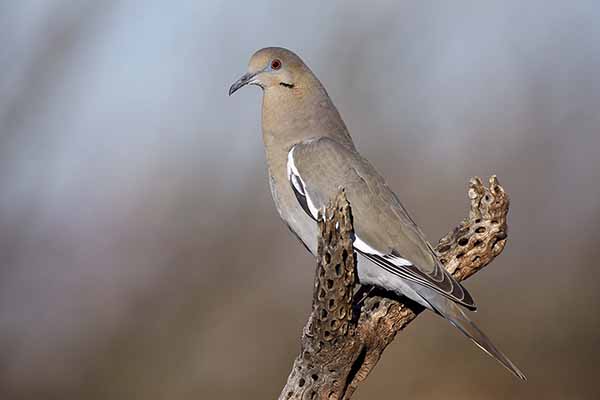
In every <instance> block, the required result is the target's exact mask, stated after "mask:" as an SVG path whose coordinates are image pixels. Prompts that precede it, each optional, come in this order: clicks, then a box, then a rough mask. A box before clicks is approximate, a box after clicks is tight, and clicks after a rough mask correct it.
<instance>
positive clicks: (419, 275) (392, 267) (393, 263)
mask: <svg viewBox="0 0 600 400" xmlns="http://www.w3.org/2000/svg"><path fill="white" fill-rule="evenodd" d="M356 250H357V251H358V252H359V253H360V254H362V255H363V256H365V257H366V258H367V259H368V260H370V261H371V262H373V263H374V264H376V265H377V266H379V267H381V268H383V269H384V270H386V271H388V272H389V273H391V274H394V275H396V276H398V277H400V278H402V279H406V280H409V281H412V282H416V283H419V284H421V285H423V286H426V287H428V288H431V289H433V290H435V291H436V292H438V293H440V294H441V295H443V296H445V297H448V298H449V299H451V300H452V301H455V302H457V303H459V304H461V305H463V306H465V307H467V308H468V309H470V310H475V309H476V308H477V306H476V305H475V301H474V300H473V298H472V297H471V295H470V294H469V292H467V291H466V290H465V289H464V288H463V287H462V286H461V285H460V284H459V283H458V282H454V279H453V278H452V277H450V275H449V274H448V273H447V272H446V271H445V270H444V269H442V268H441V267H438V268H436V269H435V270H434V273H433V274H432V275H429V274H426V273H424V272H423V271H421V270H419V269H418V268H417V267H415V266H414V265H412V264H410V265H407V264H406V263H404V262H398V259H400V260H402V261H405V259H403V258H401V257H399V256H398V255H395V254H389V255H388V254H385V255H379V254H370V253H366V252H364V251H361V250H359V249H356Z"/></svg>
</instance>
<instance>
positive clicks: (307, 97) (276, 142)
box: [262, 73, 354, 159]
mask: <svg viewBox="0 0 600 400" xmlns="http://www.w3.org/2000/svg"><path fill="white" fill-rule="evenodd" d="M262 131H263V140H264V142H265V147H266V149H267V159H271V158H272V157H274V156H277V155H280V156H283V154H282V153H285V157H287V152H288V151H289V149H290V148H291V147H292V146H293V145H295V144H297V143H300V142H302V141H304V140H307V139H311V138H317V137H323V136H326V137H330V138H332V139H334V140H336V141H338V142H339V143H341V144H344V145H347V146H350V147H352V148H354V144H353V143H352V139H351V137H350V135H349V134H348V130H347V128H346V125H345V124H344V121H343V120H342V118H341V116H340V114H339V113H338V111H337V109H336V107H335V106H334V105H333V102H332V101H331V99H330V98H329V95H328V94H327V92H326V91H325V88H324V87H323V86H322V85H321V83H320V82H319V81H318V79H317V78H316V77H315V76H314V75H312V73H308V74H306V75H305V76H304V77H303V78H302V79H299V80H297V81H296V82H294V86H293V87H288V86H283V85H279V86H273V87H269V88H266V89H265V90H264V94H263V105H262Z"/></svg>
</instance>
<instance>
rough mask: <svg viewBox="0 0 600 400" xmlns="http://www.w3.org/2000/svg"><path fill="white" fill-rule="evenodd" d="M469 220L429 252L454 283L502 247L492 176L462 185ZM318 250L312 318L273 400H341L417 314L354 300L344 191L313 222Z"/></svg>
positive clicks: (412, 307) (386, 297)
mask: <svg viewBox="0 0 600 400" xmlns="http://www.w3.org/2000/svg"><path fill="white" fill-rule="evenodd" d="M468 195H469V199H470V201H471V208H470V211H469V216H468V217H467V218H465V219H464V220H463V221H462V222H461V223H460V224H459V225H458V226H457V227H456V228H454V229H453V230H452V231H450V232H449V233H448V234H447V235H446V236H444V237H443V238H442V239H440V241H439V243H438V245H437V247H436V251H437V253H438V255H439V257H440V260H441V261H442V263H443V264H444V266H445V267H446V269H447V270H448V271H449V272H450V273H451V274H452V275H453V276H454V277H455V278H456V279H457V280H459V281H461V280H464V279H467V278H468V277H470V276H471V275H473V274H474V273H475V272H477V271H479V270H480V269H482V268H483V267H485V266H486V265H488V264H489V263H490V262H491V261H492V260H493V259H494V258H495V257H496V256H498V255H499V254H500V253H501V252H502V250H503V249H504V246H505V244H506V238H507V236H506V233H507V225H506V216H507V214H508V206H509V199H508V196H507V195H506V193H505V192H504V189H503V188H502V187H501V186H500V185H499V183H498V180H497V179H496V177H495V176H492V177H491V178H490V179H489V186H488V187H485V186H484V185H483V184H482V182H481V180H480V179H479V178H473V179H471V181H470V185H469V192H468ZM319 229H320V236H319V250H318V263H317V271H316V277H315V285H314V296H313V306H312V312H311V314H310V316H309V319H308V322H307V324H306V326H305V327H304V329H303V333H302V348H301V352H300V354H299V355H298V357H297V358H296V360H295V361H294V366H293V369H292V371H291V373H290V375H289V377H288V381H287V383H286V385H285V387H284V388H283V390H282V392H281V394H280V396H279V399H281V400H288V399H311V400H315V399H318V400H321V399H328V400H333V399H349V398H350V397H351V396H352V394H353V393H354V391H355V390H356V388H357V387H358V385H359V384H360V383H361V382H362V381H363V380H365V379H366V377H367V376H368V375H369V373H370V372H371V371H372V370H373V368H374V367H375V365H376V364H377V362H378V361H379V359H380V357H381V354H382V353H383V351H384V350H385V348H386V347H387V346H388V345H389V344H390V343H391V342H392V340H393V339H394V337H395V336H396V334H397V333H398V332H399V331H400V330H402V329H404V327H406V326H407V325H408V324H409V323H410V322H411V321H413V320H414V319H415V318H416V317H417V315H418V314H419V313H420V312H421V311H422V310H423V308H422V307H421V306H419V305H418V304H416V303H414V302H411V301H410V300H408V299H405V298H399V297H397V296H394V295H393V294H390V293H383V292H381V291H378V290H374V291H371V292H369V293H367V292H366V291H364V290H362V289H361V290H358V292H357V293H356V294H355V287H356V286H357V283H356V273H355V270H356V255H355V253H354V252H353V249H352V239H351V238H352V234H353V228H352V215H351V209H350V205H349V204H348V201H347V200H346V196H345V193H344V192H343V191H341V192H340V193H339V194H338V196H337V197H336V199H332V201H331V202H330V204H329V205H328V207H327V209H326V210H325V213H324V215H321V216H320V218H319Z"/></svg>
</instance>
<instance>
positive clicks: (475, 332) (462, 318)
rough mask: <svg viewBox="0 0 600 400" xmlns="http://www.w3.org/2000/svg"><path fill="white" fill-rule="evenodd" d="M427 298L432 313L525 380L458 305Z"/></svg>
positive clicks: (439, 299)
mask: <svg viewBox="0 0 600 400" xmlns="http://www.w3.org/2000/svg"><path fill="white" fill-rule="evenodd" d="M427 297H429V298H427V299H425V300H426V301H427V302H428V303H429V304H431V306H432V308H433V309H434V311H436V312H437V313H438V314H440V315H441V316H442V317H444V318H446V319H447V320H448V321H450V323H451V324H452V325H454V326H455V327H457V328H458V329H459V330H460V331H461V332H462V333H463V334H464V335H465V336H467V337H468V338H469V339H471V340H472V341H473V343H475V344H476V345H477V346H478V347H479V348H480V349H482V350H483V351H485V352H486V353H487V354H488V355H490V356H491V357H492V358H494V359H496V360H497V361H498V362H499V363H500V364H502V365H503V366H504V367H505V368H506V369H508V370H509V371H510V372H512V373H513V374H514V375H515V376H516V377H518V378H519V379H522V380H524V381H526V380H527V377H526V376H525V374H523V372H521V370H520V369H519V368H518V367H517V366H516V365H515V364H514V363H513V362H512V361H511V360H510V359H509V358H508V357H507V356H506V355H504V353H502V352H501V351H500V350H499V349H498V348H497V347H496V346H495V345H494V344H493V343H492V341H491V340H490V339H489V338H488V337H487V336H486V334H485V333H483V332H482V331H481V329H479V328H478V327H477V325H475V323H474V322H473V321H471V319H470V318H469V317H468V316H467V315H466V314H465V312H464V311H463V310H462V309H461V308H460V307H459V306H458V305H456V304H455V303H454V302H452V301H450V300H448V299H446V298H443V297H442V296H431V297H430V296H427Z"/></svg>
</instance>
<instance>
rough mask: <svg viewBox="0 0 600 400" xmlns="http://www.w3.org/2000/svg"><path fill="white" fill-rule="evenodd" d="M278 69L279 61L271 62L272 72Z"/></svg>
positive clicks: (279, 66)
mask: <svg viewBox="0 0 600 400" xmlns="http://www.w3.org/2000/svg"><path fill="white" fill-rule="evenodd" d="M280 68H281V61H279V60H278V59H274V60H273V61H271V69H272V70H273V71H277V70H278V69H280Z"/></svg>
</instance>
